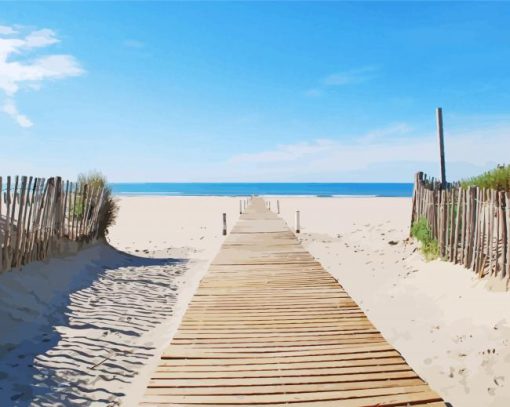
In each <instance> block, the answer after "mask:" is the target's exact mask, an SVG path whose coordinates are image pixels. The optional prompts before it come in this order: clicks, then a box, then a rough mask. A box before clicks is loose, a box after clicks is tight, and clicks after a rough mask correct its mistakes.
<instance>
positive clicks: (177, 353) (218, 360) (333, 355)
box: [141, 198, 444, 407]
mask: <svg viewBox="0 0 510 407" xmlns="http://www.w3.org/2000/svg"><path fill="white" fill-rule="evenodd" d="M408 403H410V404H412V405H427V406H444V403H443V402H442V400H441V398H440V397H439V396H438V395H437V394H436V393H434V392H433V391H432V390H431V389H430V388H429V387H428V386H427V384H426V383H425V382H424V381H423V380H422V379H420V378H419V377H418V375H417V374H416V373H415V372H414V371H413V370H412V369H411V367H409V365H408V364H407V363H406V361H405V360H404V359H403V358H402V356H401V355H400V354H399V353H398V352H397V351H396V350H395V349H394V348H393V347H392V346H391V345H390V344H389V343H388V342H386V340H385V339H384V338H383V337H382V335H381V334H380V332H379V331H377V329H376V328H375V327H374V326H373V325H372V323H371V322H370V321H369V320H368V318H367V317H366V316H365V314H364V313H363V312H362V311H361V310H360V308H359V307H358V306H357V305H356V303H355V302H354V301H353V300H352V299H351V298H350V297H349V295H348V294H347V293H346V292H345V291H344V290H343V289H342V287H341V286H340V285H339V284H338V282H337V281H336V280H335V279H334V278H333V277H332V276H331V275H330V274H328V273H327V272H326V271H325V270H324V269H323V268H322V266H321V265H320V263H318V262H317V261H316V260H315V259H314V258H313V257H312V256H311V255H310V254H309V253H308V252H307V251H306V250H304V248H303V247H302V246H301V244H300V243H299V242H298V240H297V239H296V237H295V235H294V234H293V233H292V232H291V231H290V230H289V228H288V227H287V225H286V224H285V223H284V222H283V221H282V220H281V219H280V218H278V217H277V216H276V215H275V214H273V213H271V212H270V211H269V210H267V208H266V207H265V205H264V202H263V201H262V200H261V199H257V198H254V199H253V200H252V202H251V204H250V205H249V206H248V207H247V208H246V211H245V213H244V214H243V215H242V216H241V218H240V220H239V222H238V223H237V224H236V225H235V227H234V229H233V230H232V233H231V234H230V235H229V236H228V238H227V239H226V241H225V243H224V245H223V247H222V249H221V250H220V252H219V254H218V255H217V257H216V259H215V260H214V261H213V263H212V264H211V267H210V269H209V272H208V273H207V275H206V276H205V277H204V279H203V280H202V281H201V283H200V286H199V288H198V291H197V293H196V294H195V296H194V297H193V299H192V301H191V303H190V305H189V307H188V310H187V312H186V314H185V315H184V318H183V320H182V322H181V325H180V327H179V330H178V332H177V333H176V335H175V337H174V338H173V340H172V342H171V344H170V345H169V346H168V348H167V349H166V350H165V351H164V352H163V354H162V356H161V359H160V362H159V365H158V367H157V368H156V370H155V371H154V372H153V374H152V377H151V380H150V382H149V385H148V388H147V390H146V393H145V395H144V398H143V400H142V402H141V405H144V406H147V405H165V406H193V405H202V406H253V405H264V406H273V407H274V406H284V405H296V406H316V407H319V406H321V407H323V406H324V407H325V406H376V405H381V406H383V405H384V406H397V405H398V406H404V405H408Z"/></svg>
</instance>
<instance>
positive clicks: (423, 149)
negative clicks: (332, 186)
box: [229, 120, 510, 182]
mask: <svg viewBox="0 0 510 407" xmlns="http://www.w3.org/2000/svg"><path fill="white" fill-rule="evenodd" d="M509 134H510V120H507V121H506V122H505V123H497V124H493V125H492V126H489V127H479V128H471V129H469V130H467V129H462V128H456V129H454V128H453V127H452V128H451V130H450V131H448V132H447V134H446V136H445V137H446V140H445V144H446V159H447V176H449V178H450V179H459V178H463V177H467V176H471V175H475V174H477V173H479V172H480V171H484V170H486V169H488V168H490V167H492V166H494V165H495V164H497V163H509V162H510V158H509V157H508V151H510V137H509ZM480 140H483V143H481V142H480ZM437 163H438V146H437V136H436V134H435V132H434V131H430V132H423V133H416V132H415V131H414V130H413V129H412V127H411V126H409V125H407V124H405V123H397V124H392V125H389V126H388V127H385V128H381V129H375V130H373V131H370V132H367V133H365V134H361V135H358V136H352V135H344V136H343V137H342V138H341V139H332V138H329V139H316V140H312V141H306V142H298V143H294V144H286V145H278V146H275V148H274V149H271V150H266V151H260V152H256V153H250V154H239V155H236V156H234V157H232V158H231V159H230V160H229V164H230V165H231V166H232V165H235V173H236V174H238V175H239V177H240V178H242V179H244V180H246V179H263V180H268V181H269V180H271V181H290V180H293V181H339V182H341V181H381V182H382V181H402V182H411V181H412V177H413V174H414V172H416V171H420V170H423V171H426V172H428V173H430V175H436V176H437V169H438V164H437Z"/></svg>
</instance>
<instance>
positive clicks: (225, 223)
mask: <svg viewBox="0 0 510 407" xmlns="http://www.w3.org/2000/svg"><path fill="white" fill-rule="evenodd" d="M226 235H227V214H226V213H224V214H223V236H226Z"/></svg>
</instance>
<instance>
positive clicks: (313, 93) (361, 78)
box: [304, 66, 378, 98]
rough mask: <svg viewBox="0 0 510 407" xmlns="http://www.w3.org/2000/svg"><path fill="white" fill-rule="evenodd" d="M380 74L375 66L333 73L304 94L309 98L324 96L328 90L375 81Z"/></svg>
mask: <svg viewBox="0 0 510 407" xmlns="http://www.w3.org/2000/svg"><path fill="white" fill-rule="evenodd" d="M377 74H378V68H376V67H374V66H364V67H361V68H356V69H350V70H347V71H341V72H336V73H332V74H331V75H328V76H326V77H325V78H323V79H322V80H321V81H320V83H319V85H318V86H315V87H313V88H311V89H308V90H307V91H305V92H304V94H305V95H306V96H308V97H315V98H316V97H319V96H322V95H323V94H324V93H325V92H326V89H327V88H331V87H338V86H347V85H356V84H360V83H363V82H367V81H369V80H371V79H374V78H375V77H376V76H377Z"/></svg>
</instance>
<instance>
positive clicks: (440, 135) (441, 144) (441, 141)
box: [436, 107, 446, 189]
mask: <svg viewBox="0 0 510 407" xmlns="http://www.w3.org/2000/svg"><path fill="white" fill-rule="evenodd" d="M436 118H437V135H438V138H439V156H440V157H439V158H440V162H441V187H442V188H443V189H444V188H446V169H445V163H444V133H443V109H441V108H440V107H438V108H437V110H436Z"/></svg>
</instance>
